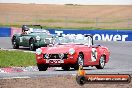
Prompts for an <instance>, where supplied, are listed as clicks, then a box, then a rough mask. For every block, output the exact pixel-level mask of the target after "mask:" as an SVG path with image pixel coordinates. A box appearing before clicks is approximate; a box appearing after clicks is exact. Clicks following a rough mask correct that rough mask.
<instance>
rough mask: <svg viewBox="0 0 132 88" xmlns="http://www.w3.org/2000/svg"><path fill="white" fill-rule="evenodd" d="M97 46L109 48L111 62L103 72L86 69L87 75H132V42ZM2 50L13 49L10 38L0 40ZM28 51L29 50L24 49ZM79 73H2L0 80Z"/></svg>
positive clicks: (100, 42) (107, 43)
mask: <svg viewBox="0 0 132 88" xmlns="http://www.w3.org/2000/svg"><path fill="white" fill-rule="evenodd" d="M96 44H100V45H104V46H106V47H108V48H109V50H110V52H111V55H110V56H111V58H110V61H109V62H108V63H107V64H106V66H105V68H104V69H102V70H99V69H96V68H95V67H86V68H84V69H85V70H86V73H89V74H93V73H94V74H103V73H106V74H113V73H116V74H118V73H121V74H132V54H131V53H132V42H105V41H96ZM0 48H6V49H12V45H11V40H10V38H9V37H6V38H5V37H3V38H0ZM22 50H26V51H27V49H22ZM76 73H77V71H75V70H72V69H71V70H70V71H63V70H61V69H56V70H47V71H45V72H39V71H26V72H14V73H0V78H11V77H13V78H16V77H27V78H28V77H42V76H43V77H45V76H55V75H75V74H76Z"/></svg>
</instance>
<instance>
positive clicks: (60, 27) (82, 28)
mask: <svg viewBox="0 0 132 88" xmlns="http://www.w3.org/2000/svg"><path fill="white" fill-rule="evenodd" d="M0 27H17V28H21V27H22V24H0ZM42 27H43V28H45V29H73V30H74V29H81V30H132V28H128V27H126V28H122V27H119V28H114V27H113V28H112V27H111V28H100V27H76V26H74V27H67V26H43V25H42Z"/></svg>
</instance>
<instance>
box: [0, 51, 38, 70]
mask: <svg viewBox="0 0 132 88" xmlns="http://www.w3.org/2000/svg"><path fill="white" fill-rule="evenodd" d="M33 65H36V61H35V54H34V53H30V52H22V51H7V50H0V67H12V66H33Z"/></svg>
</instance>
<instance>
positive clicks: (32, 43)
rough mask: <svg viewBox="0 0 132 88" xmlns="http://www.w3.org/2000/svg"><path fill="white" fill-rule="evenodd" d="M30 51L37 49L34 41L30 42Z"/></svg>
mask: <svg viewBox="0 0 132 88" xmlns="http://www.w3.org/2000/svg"><path fill="white" fill-rule="evenodd" d="M29 49H30V50H31V51H33V50H35V49H36V47H35V46H34V39H30V41H29Z"/></svg>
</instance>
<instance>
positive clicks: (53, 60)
mask: <svg viewBox="0 0 132 88" xmlns="http://www.w3.org/2000/svg"><path fill="white" fill-rule="evenodd" d="M46 63H49V64H61V63H64V61H63V60H60V59H46Z"/></svg>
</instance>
